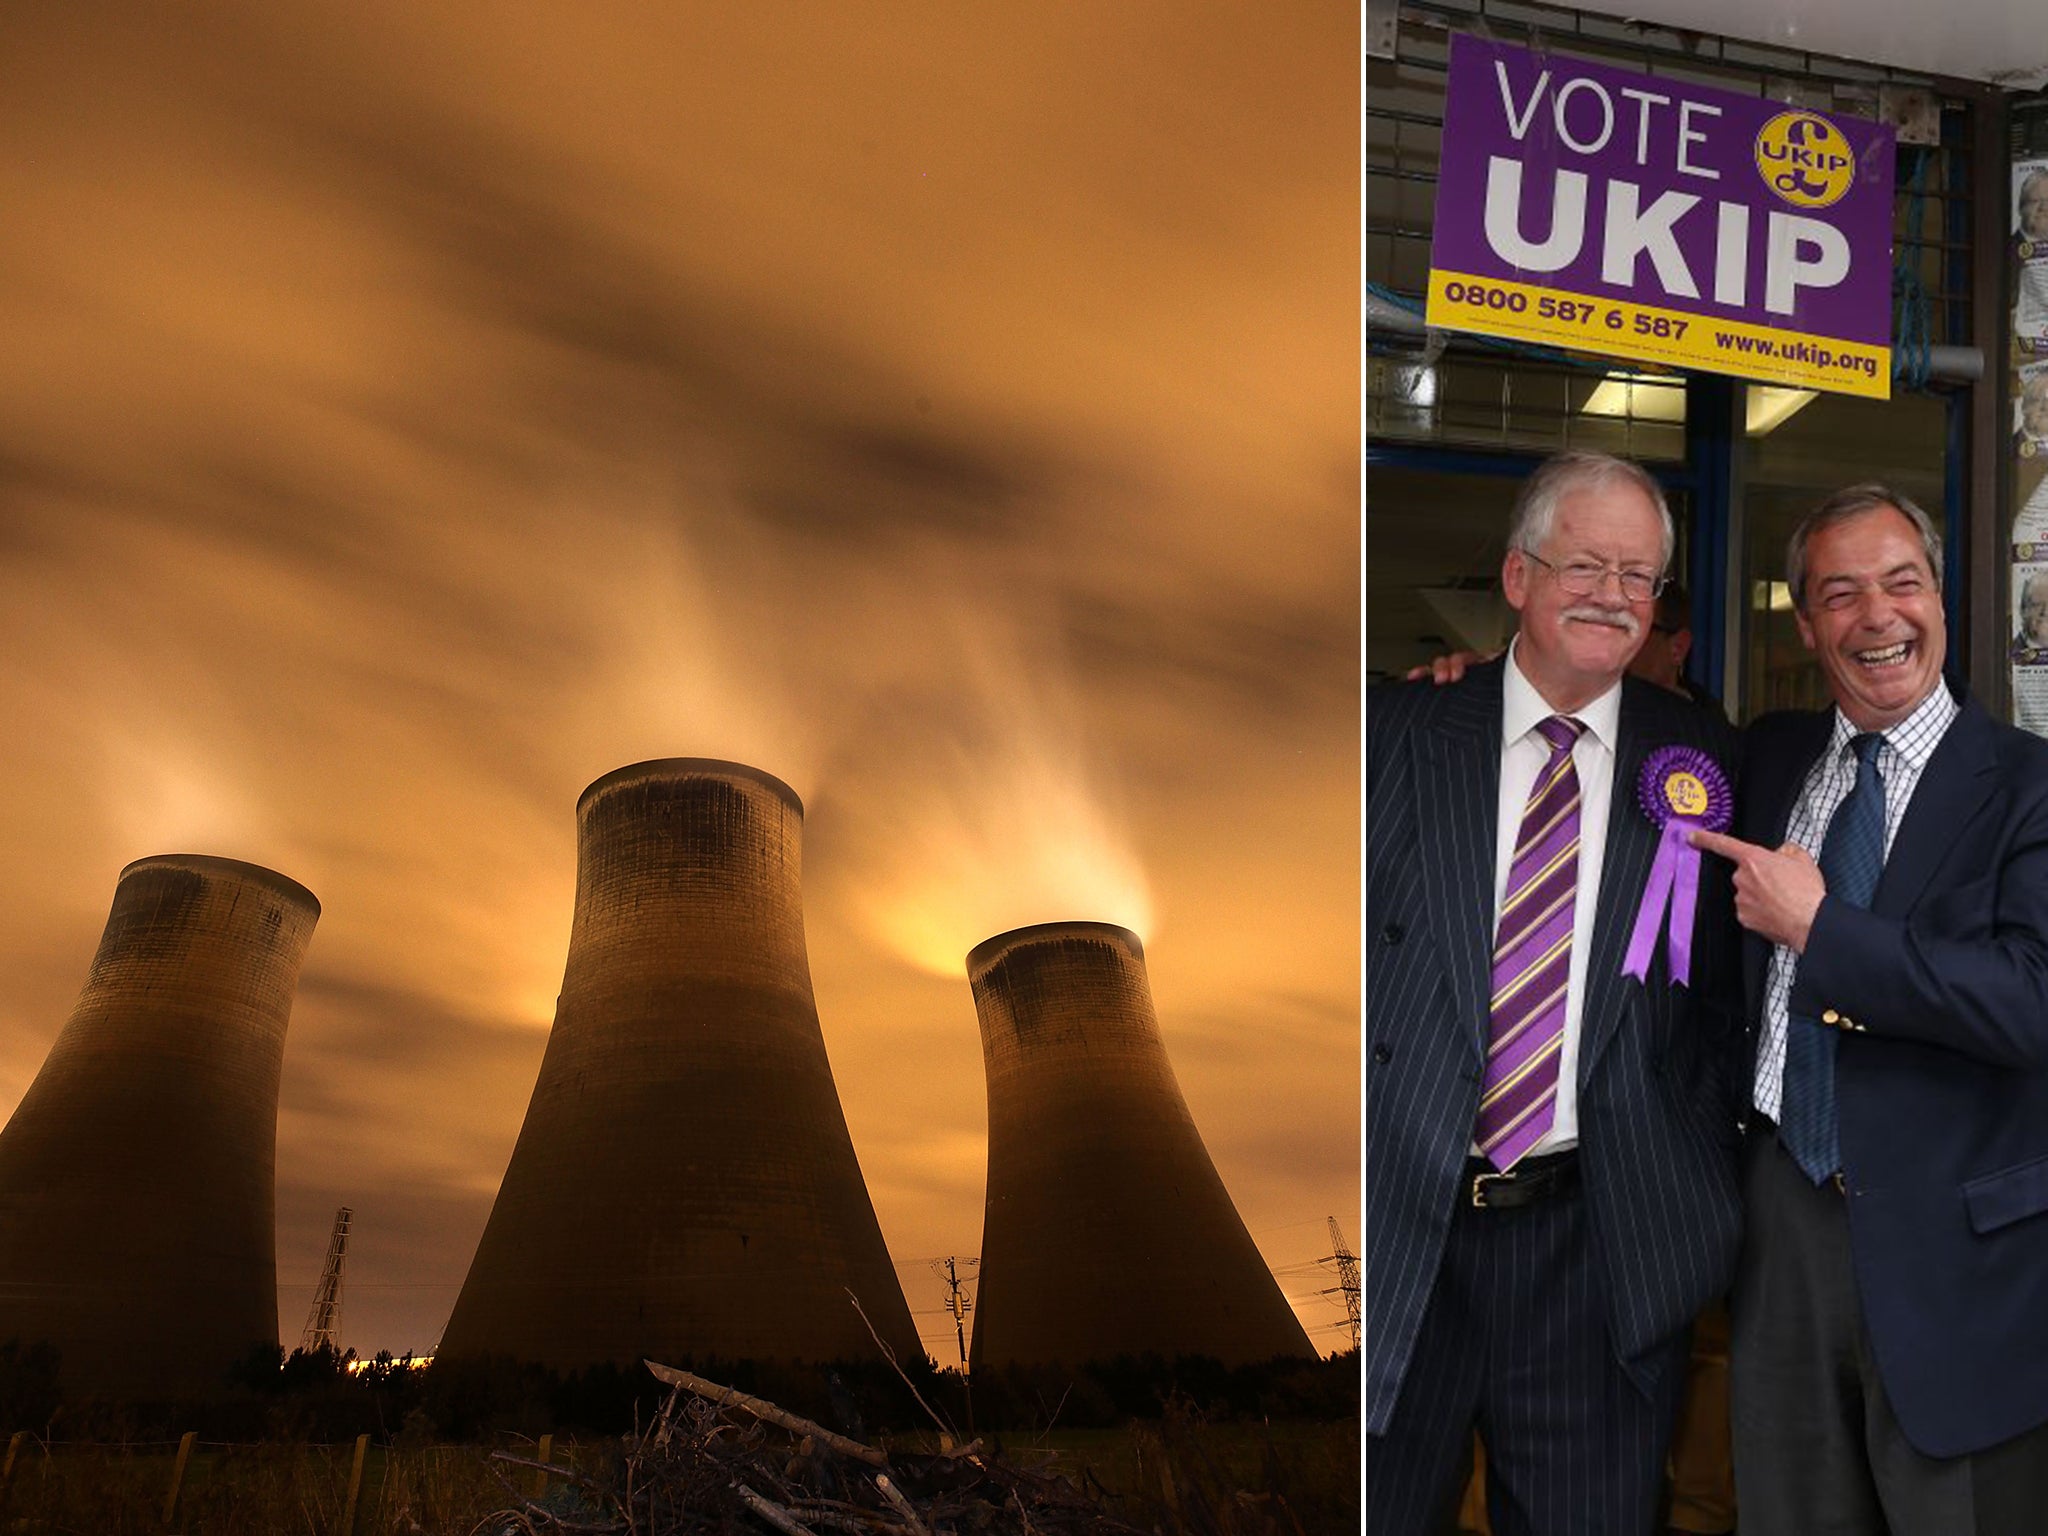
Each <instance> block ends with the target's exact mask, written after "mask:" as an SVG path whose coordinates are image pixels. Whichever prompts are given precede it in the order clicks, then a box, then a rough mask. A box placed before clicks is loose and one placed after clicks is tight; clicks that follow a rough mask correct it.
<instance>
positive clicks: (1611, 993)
mask: <svg viewBox="0 0 2048 1536" xmlns="http://www.w3.org/2000/svg"><path fill="white" fill-rule="evenodd" d="M1644 686H1648V685H1644ZM1633 691H1634V688H1633V686H1632V685H1631V684H1630V683H1629V682H1628V681H1626V680H1625V681H1624V682H1623V684H1622V691H1621V714H1620V723H1619V726H1618V728H1617V730H1616V733H1615V745H1614V787H1613V790H1612V791H1611V793H1610V795H1609V798H1608V802H1607V837H1606V846H1605V851H1604V852H1603V853H1602V855H1601V863H1600V891H1599V894H1598V895H1597V897H1596V898H1595V900H1594V906H1593V950H1592V953H1591V954H1590V955H1588V956H1587V957H1586V1002H1585V1006H1584V1007H1583V1008H1582V1009H1581V1010H1580V1013H1579V1082H1580V1083H1581V1084H1584V1083H1585V1082H1586V1080H1587V1077H1588V1075H1589V1073H1590V1072H1591V1070H1592V1067H1593V1064H1594V1062H1595V1061H1597V1060H1598V1059H1599V1056H1600V1052H1601V1050H1602V1049H1603V1048H1604V1047H1605V1046H1606V1044H1607V1042H1608V1041H1609V1040H1611V1039H1612V1038H1613V1037H1614V1031H1615V1028H1616V1026H1617V1025H1619V1024H1620V1022H1621V1015H1622V1012H1623V1007H1624V1003H1625V995H1624V992H1623V983H1624V978H1623V977H1622V974H1621V963H1622V961H1623V959H1624V958H1626V956H1627V953H1628V941H1629V935H1630V933H1631V932H1633V931H1634V927H1635V920H1636V909H1637V907H1638V906H1640V905H1641V903H1642V899H1643V889H1644V887H1645V886H1647V885H1648V884H1649V882H1650V866H1651V864H1652V863H1654V862H1655V860H1656V856H1657V837H1658V833H1657V829H1656V828H1655V827H1653V826H1651V825H1650V818H1649V817H1647V816H1645V815H1643V814H1642V812H1641V811H1640V810H1639V809H1638V808H1637V805H1636V778H1637V776H1638V775H1640V774H1641V773H1642V771H1643V759H1644V758H1645V757H1647V756H1648V755H1649V753H1650V749H1651V748H1652V747H1653V746H1656V745H1661V743H1655V742H1652V741H1650V740H1649V739H1648V731H1647V729H1646V727H1645V725H1644V721H1643V718H1642V713H1643V712H1642V710H1641V709H1640V708H1639V707H1635V706H1634V705H1633V702H1632V700H1631V698H1630V694H1631V693H1632V692H1633ZM1628 985H1632V986H1633V985H1640V983H1635V982H1630V983H1628Z"/></svg>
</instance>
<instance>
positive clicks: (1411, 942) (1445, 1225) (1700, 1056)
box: [1365, 661, 1741, 1434]
mask: <svg viewBox="0 0 2048 1536" xmlns="http://www.w3.org/2000/svg"><path fill="white" fill-rule="evenodd" d="M1502 669H1503V663H1502V662H1499V661H1494V662H1489V663H1486V664H1484V665H1482V666H1477V667H1474V668H1472V669H1471V670H1470V671H1469V672H1467V673H1466V675H1465V678H1464V680H1463V681H1462V682H1459V683H1454V684H1451V685H1448V686H1445V687H1435V686H1432V685H1431V684H1429V683H1427V682H1422V683H1413V684H1408V685H1406V686H1403V687H1398V688H1394V689H1391V690H1388V691H1386V692H1384V693H1379V694H1376V695H1375V696H1374V697H1372V698H1371V699H1369V700H1368V702H1367V709H1366V785H1365V795H1366V860H1365V863H1366V924H1367V932H1368V935H1369V941H1368V946H1367V960H1366V1029H1367V1035H1368V1037H1369V1041H1370V1044H1369V1048H1368V1051H1367V1058H1366V1068H1365V1082H1366V1154H1365V1173H1366V1242H1365V1248H1366V1286H1365V1297H1366V1314H1367V1333H1366V1366H1367V1371H1368V1383H1367V1421H1366V1427H1367V1430H1368V1431H1369V1432H1370V1433H1374V1434H1379V1433H1383V1432H1384V1431H1385V1429H1386V1427H1387V1424H1388V1422H1389V1420H1390V1418H1391V1416H1392V1414H1393V1411H1394V1404H1395V1401H1396V1399H1397V1398H1398V1396H1399V1394H1400V1390H1401V1384H1402V1381H1403V1379H1404V1378H1405V1376H1406V1374H1407V1370H1408V1362H1409V1358H1410V1355H1411V1353H1412V1351H1413V1348H1414V1343H1415V1335H1416V1331H1417V1328H1418V1327H1419V1326H1420V1324H1421V1321H1422V1314H1423V1310H1424V1308H1425V1307H1426V1306H1427V1305H1428V1302H1429V1296H1430V1291H1431V1288H1432V1286H1433V1285H1434V1283H1435V1280H1436V1275H1437V1271H1438V1268H1439V1267H1440V1265H1441V1262H1442V1258H1443V1252H1444V1242H1445V1238H1446V1235H1447V1234H1448V1233H1449V1231H1450V1225H1451V1217H1452V1212H1453V1209H1454V1207H1455V1204H1456V1201H1457V1200H1458V1198H1459V1196H1460V1177H1461V1174H1462V1172H1463V1169H1464V1165H1465V1158H1466V1154H1467V1151H1468V1149H1469V1147H1470V1144H1471V1140H1472V1128H1473V1124H1474V1122H1475V1121H1476V1119H1477V1117H1478V1113H1479V1084H1480V1078H1481V1075H1482V1073H1483V1070H1484V1067H1485V1060H1486V1040H1487V1031H1488V994H1489V991H1490V990H1491V989H1490V985H1489V980H1490V974H1491V969H1492V955H1491V951H1492V947H1493V933H1492V927H1493V882H1494V861H1495V838H1496V823H1497V821H1498V819H1499V798H1500V757H1501V739H1500V733H1501V676H1502ZM1674 743H1676V744H1682V745H1686V746H1691V747H1698V748H1701V749H1704V750H1706V751H1708V752H1710V753H1711V754H1712V755H1713V756H1714V757H1716V758H1717V759H1718V760H1719V761H1720V762H1721V763H1722V764H1723V766H1724V767H1726V768H1727V769H1728V770H1729V771H1730V773H1731V775H1732V773H1733V754H1734V736H1733V733H1732V732H1731V731H1730V729H1729V727H1728V725H1727V724H1726V722H1724V721H1722V720H1720V719H1718V718H1716V717H1715V716H1714V715H1712V714H1710V713H1709V712H1707V711H1705V710H1702V709H1700V708H1698V707H1697V706H1695V705H1693V704H1690V703H1688V702H1687V701H1686V700H1684V699H1681V698H1679V697H1677V696H1676V695H1674V694H1670V693H1667V692H1665V691H1664V690H1663V689H1661V688H1658V687H1656V686H1655V685H1653V684H1650V683H1644V682H1641V681H1639V680H1638V679H1636V678H1625V679H1623V689H1622V700H1621V718H1620V728H1619V740H1618V746H1617V753H1616V760H1615V769H1614V773H1615V777H1614V800H1613V806H1612V810H1611V812H1610V814H1609V817H1608V825H1607V842H1606V849H1605V854H1604V862H1603V864H1602V872H1601V880H1600V892H1599V898H1598V904H1597V911H1596V915H1595V923H1594V930H1595V931H1594V934H1593V951H1592V954H1591V955H1590V956H1589V957H1588V967H1587V982H1586V997H1585V999H1584V1006H1583V1009H1582V1021H1581V1035H1580V1045H1579V1065H1578V1092H1579V1151H1580V1167H1581V1177H1582V1181H1583V1189H1584V1194H1583V1198H1584V1199H1585V1200H1586V1201H1587V1202H1588V1204H1589V1207H1590V1217H1591V1230H1592V1233H1593V1241H1594V1242H1595V1243H1596V1245H1597V1247H1598V1250H1599V1254H1598V1257H1599V1262H1600V1266H1601V1271H1602V1273H1603V1275H1604V1277H1605V1282H1606V1284H1605V1290H1606V1295H1607V1298H1608V1311H1609V1318H1610V1332H1611V1334H1612V1337H1613V1342H1614V1345H1615V1349H1616V1353H1617V1355H1618V1356H1619V1357H1620V1358H1621V1359H1622V1360H1623V1361H1624V1362H1626V1363H1627V1364H1628V1365H1629V1367H1630V1369H1631V1370H1635V1371H1638V1372H1647V1371H1650V1370H1653V1369H1655V1366H1654V1365H1653V1364H1652V1363H1650V1361H1651V1357H1652V1356H1653V1355H1654V1353H1655V1352H1656V1351H1657V1349H1658V1347H1659V1346H1660V1345H1662V1344H1664V1343H1665V1342H1667V1341H1668V1340H1670V1339H1671V1338H1672V1337H1673V1336H1674V1335H1675V1334H1677V1333H1678V1331H1679V1330H1680V1329H1682V1328H1684V1327H1685V1326H1686V1324H1687V1323H1688V1322H1690V1321H1691V1319H1692V1317H1693V1316H1694V1314H1695V1313H1697V1312H1698V1310H1699V1309H1700V1307H1701V1306H1702V1305H1704V1304H1705V1303H1706V1302H1707V1301H1708V1300H1710V1299H1711V1298H1713V1297H1714V1296H1716V1295H1718V1294H1720V1293H1721V1291H1722V1290H1723V1289H1724V1288H1725V1287H1726V1285H1727V1282H1728V1279H1729V1276H1730V1273H1731V1271H1732V1269H1733V1266H1734V1261H1735V1254H1736V1243H1737V1236H1738V1208H1737V1197H1736V1189H1735V1166H1734V1165H1735V1147H1736V1142H1737V1129H1736V1127H1737V1114H1738V1109H1739V1101H1738V1099H1737V1097H1736V1096H1735V1093H1734V1089H1733V1085H1732V1084H1733V1078H1734V1077H1735V1075H1736V1074H1735V1073H1734V1072H1733V1070H1732V1068H1733V1067H1734V1065H1735V1063H1736V1060H1737V1058H1736V1049H1737V1046H1738V1043H1739V1040H1740V1037H1741V1025H1740V1014H1739V1005H1740V984H1739V976H1738V961H1737V958H1736V950H1735V943H1734V935H1735V926H1734V916H1733V906H1732V900H1731V897H1730V894H1729V887H1728V871H1727V867H1726V865H1725V864H1724V863H1723V861H1721V860H1718V859H1711V858H1703V859H1702V861H1701V874H1702V883H1701V889H1700V902H1699V911H1698V916H1697V920H1696V923H1695V931H1694V940H1693V957H1692V985H1691V986H1690V987H1678V986H1674V985H1672V983H1671V981H1670V978H1669V974H1668V972H1667V970H1666V968H1665V966H1666V962H1665V956H1664V946H1663V944H1662V943H1661V942H1660V943H1659V944H1658V946H1657V955H1656V959H1655V960H1654V961H1653V962H1652V965H1651V969H1650V972H1649V976H1648V980H1647V983H1645V982H1642V981H1637V980H1634V979H1633V978H1629V977H1624V976H1623V975H1622V974H1621V966H1622V958H1623V955H1624V954H1625V952H1626V950H1627V946H1628V939H1629V932H1630V929H1631V927H1632V926H1633V924H1634V921H1635V915H1636V909H1637V906H1638V904H1639V903H1640V901H1641V899H1642V893H1643V888H1644V885H1645V883H1646V882H1647V880H1648V878H1649V873H1650V866H1651V863H1652V862H1653V860H1654V858H1655V856H1656V851H1657V837H1658V834H1657V829H1656V828H1655V827H1654V826H1652V825H1651V823H1650V820H1649V818H1648V817H1646V816H1645V815H1643V814H1642V812H1641V811H1640V810H1639V809H1637V807H1636V804H1635V793H1636V779H1637V776H1638V774H1639V772H1640V770H1641V767H1642V763H1643V759H1644V757H1645V756H1646V755H1647V754H1648V753H1649V752H1650V751H1652V750H1653V749H1655V748H1657V747H1661V746H1667V745H1671V744H1674ZM1531 1305H1532V1307H1540V1306H1541V1305H1542V1299H1541V1296H1540V1294H1539V1295H1538V1296H1535V1297H1532V1300H1531Z"/></svg>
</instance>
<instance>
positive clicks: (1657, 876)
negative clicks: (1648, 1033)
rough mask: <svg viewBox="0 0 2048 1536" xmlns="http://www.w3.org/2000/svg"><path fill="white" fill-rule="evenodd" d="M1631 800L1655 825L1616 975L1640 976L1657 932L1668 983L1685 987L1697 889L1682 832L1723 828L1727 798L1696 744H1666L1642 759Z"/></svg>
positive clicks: (1731, 808) (1694, 852)
mask: <svg viewBox="0 0 2048 1536" xmlns="http://www.w3.org/2000/svg"><path fill="white" fill-rule="evenodd" d="M1636 802H1637V804H1639V805H1640V806H1642V808H1643V814H1644V815H1645V816H1647V817H1649V818H1650V822H1651V824H1652V825H1653V826H1655V827H1657V828H1658V837H1657V860H1656V862H1655V863H1654V864H1652V865H1651V866H1650V880H1649V884H1647V885H1646V886H1644V887H1643V900H1642V905H1641V906H1639V907H1637V908H1636V926H1635V930H1634V932H1632V933H1631V934H1630V935H1629V941H1628V956H1627V958H1626V959H1624V960H1623V961H1622V964H1621V973H1622V975H1624V976H1633V977H1635V978H1636V979H1637V980H1638V981H1642V980H1646V979H1648V977H1649V974H1650V959H1651V957H1652V956H1653V955H1654V954H1655V953H1656V951H1657V933H1658V930H1659V929H1663V930H1664V931H1665V934H1666V949H1665V953H1666V955H1667V957H1668V958H1669V960H1670V967H1671V979H1672V981H1673V982H1674V983H1676V984H1677V985H1679V986H1681V987H1682V986H1686V985H1689V984H1690V983H1691V981H1692V929H1693V913H1694V911H1695V909H1696V908H1697V906H1698V904H1699V891H1700V851H1699V849H1697V848H1695V847H1693V845H1692V842H1691V841H1690V834H1691V833H1692V830H1693V829H1694V828H1695V827H1704V828H1706V829H1707V830H1708V831H1709V832H1725V831H1727V829H1728V827H1729V824H1730V823H1731V822H1733V820H1734V819H1735V796H1734V794H1733V792H1732V791H1731V790H1730V789H1729V787H1728V777H1727V775H1726V774H1724V773H1722V772H1721V765H1720V764H1719V763H1717V762H1715V761H1714V760H1713V758H1712V757H1710V756H1708V755H1707V754H1706V753H1705V752H1702V751H1701V750H1700V749H1699V748H1697V747H1676V746H1674V747H1659V748H1658V749H1657V750H1656V751H1654V752H1652V753H1651V754H1650V755H1649V757H1648V758H1646V759H1645V760H1644V762H1643V771H1642V773H1641V774H1639V775H1638V776H1637V778H1636ZM1667 911H1668V912H1669V913H1670V917H1671V921H1670V923H1669V925H1668V926H1667V925H1666V923H1665V920H1664V918H1665V913H1666V912H1667Z"/></svg>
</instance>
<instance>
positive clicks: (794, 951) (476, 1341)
mask: <svg viewBox="0 0 2048 1536" xmlns="http://www.w3.org/2000/svg"><path fill="white" fill-rule="evenodd" d="M577 823H578V828H577V864H576V916H575V921H574V924H573V926H572V928H571V931H570V936H569V963H568V969H567V971H566V973H565V974H564V976H563V978H562V995H561V998H560V1000H559V1001H558V1002H557V1004H556V1008H555V1026H554V1030H553V1033H552V1034H550V1035H549V1037H548V1046H547V1053H546V1055H545V1056H544V1057H543V1058H542V1061H541V1068H540V1078H539V1080H538V1082H537V1083H536V1084H535V1086H534V1090H533V1100H532V1103H531V1104H530V1105H529V1106H528V1107H527V1111H526V1123H525V1125H524V1126H523V1127H522V1128H521V1130H520V1132H519V1140H518V1143H517V1144H516V1145H515V1146H514V1148H513V1150H512V1161H511V1164H510V1166H509V1167H508V1168H507V1169H506V1171H505V1180H504V1183H503V1185H502V1186H501V1187H500V1188H499V1191H498V1199H497V1204H496V1205H495V1207H493V1209H492V1211H491V1218H490V1221H489V1223H488V1224H487V1225H486V1227H485V1228H484V1235H483V1240H482V1242H481V1243H480V1244H479V1245H478V1248H477V1253H476V1258H475V1260H474V1262H472V1264H471V1265H470V1270H469V1277H468V1279H467V1280H466V1281H465V1282H464V1284H463V1287H462V1294H461V1295H460V1296H459V1297H458V1298H457V1299H456V1303H455V1312H454V1315H453V1316H452V1317H451V1318H450V1319H449V1322H448V1329H447V1332H446V1334H445V1335H444V1336H443V1340H442V1346H441V1357H442V1358H450V1357H454V1356H460V1355H472V1356H474V1355H485V1354H493V1355H510V1356H512V1357H514V1358H516V1359H520V1360H532V1361H539V1362H541V1363H543V1364H546V1365H549V1366H553V1367H555V1368H557V1369H562V1370H571V1369H576V1368H579V1367H582V1366H587V1365H592V1364H595V1363H598V1362H602V1361H616V1362H619V1363H621V1364H628V1365H630V1364H632V1363H634V1362H637V1361H638V1360H639V1359H640V1358H641V1357H643V1356H647V1357H651V1358H653V1359H656V1360H664V1361H669V1362H675V1361H677V1360H680V1359H682V1358H685V1357H688V1358H692V1359H695V1360H697V1361H699V1362H702V1361H704V1360H706V1359H707V1358H710V1357H713V1356H716V1357H719V1358H721V1359H725V1360H732V1359H736V1358H752V1359H757V1360H771V1359H773V1360H792V1359H803V1360H811V1361H818V1360H829V1359H840V1358H846V1357H851V1356H867V1357H873V1356H876V1355H877V1354H878V1353H879V1351H878V1350H877V1349H876V1347H875V1344H874V1341H873V1339H872V1338H871V1337H870V1336H869V1334H868V1331H867V1329H866V1328H865V1327H864V1326H863V1325H862V1323H861V1320H860V1318H859V1316H858V1315H857V1314H856V1313H855V1312H854V1310H853V1307H852V1304H851V1303H850V1302H849V1301H848V1300H847V1294H846V1293H847V1291H849V1290H851V1291H852V1292H853V1293H854V1294H855V1295H857V1296H858V1297H859V1298H860V1303H861V1306H862V1307H863V1308H864V1309H865V1310H866V1312H867V1315H868V1317H869V1319H870V1320H872V1322H873V1323H874V1325H875V1328H876V1330H877V1331H878V1332H879V1333H880V1334H881V1336H882V1338H883V1339H885V1340H886V1341H887V1342H888V1344H889V1346H890V1347H891V1348H892V1349H894V1350H895V1351H896V1354H897V1356H898V1358H899V1359H903V1360H916V1359H918V1358H920V1356H921V1353H922V1351H921V1347H920V1345H919V1343H918V1339H917V1330H916V1329H915V1328H914V1327H913V1326H912V1324H911V1321H910V1312H909V1309H908V1308H907V1307H906V1306H905V1305H904V1302H903V1291H902V1288H901V1287H900V1286H899V1285H898V1283H897V1280H896V1274H895V1271H894V1269H893V1268H892V1267H891V1265H890V1262H889V1255H888V1252H887V1250H886V1249H885V1248H884V1247H883V1245H882V1232H881V1228H880V1226H879V1225H878V1224H877V1223H876V1221H875V1212H874V1207H873V1205H871V1204H870V1203H869V1200H868V1192H867V1185H866V1184H865V1183H864V1182H863V1181H862V1179H861V1173H860V1164H859V1163H858V1161H856V1159H855V1157H854V1152H853V1142H852V1139H851V1138H850V1137H849V1136H848V1135H847V1131H846V1117H845V1115H844V1113H843V1112H842V1111H841V1109H840V1107H839V1093H838V1090H837V1089H836V1088H835V1087H834V1086H833V1082H832V1068H831V1064H830V1063H829V1062H828V1061H827V1060H826V1057H825V1041H824V1037H823V1035H821V1034H820V1033H819V1029H818V1010H817V1004H816V1003H815V1002H814V1001H813V1000H812V997H811V972H810V962H809V960H808V958H807V957H806V955H805V951H804V923H803V903H802V895H801V890H800V882H799V875H800V873H801V868H802V853H803V840H802V838H803V805H802V803H801V802H800V801H799V800H798V799H797V797H796V795H795V793H794V792H792V791H791V790H790V788H789V786H788V785H786V784H784V783H782V782H781V781H780V780H778V779H774V778H771V777H769V776H768V775H767V774H765V773H761V772H759V771H758V770H756V769H753V768H746V767H742V766H740V765H739V764H736V763H721V762H713V761H709V760H706V759H702V758H672V759H668V760H664V761H659V762H651V763H637V764H635V765H633V766H632V767H629V768H621V769H619V770H618V771H617V772H615V773H610V774H607V775H605V777H603V778H601V779H599V780H598V781H597V782H596V783H595V784H593V785H591V786H590V788H589V789H587V790H585V791H584V792H583V798H582V799H581V800H580V801H579V802H578V803H577Z"/></svg>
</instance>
